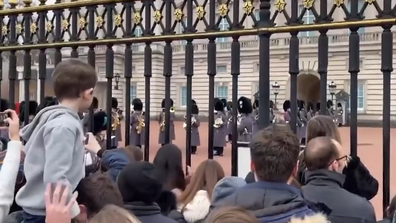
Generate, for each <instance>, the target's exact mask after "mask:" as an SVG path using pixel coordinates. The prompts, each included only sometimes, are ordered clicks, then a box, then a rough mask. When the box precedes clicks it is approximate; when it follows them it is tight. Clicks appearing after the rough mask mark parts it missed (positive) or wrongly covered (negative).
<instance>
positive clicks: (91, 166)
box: [84, 111, 107, 176]
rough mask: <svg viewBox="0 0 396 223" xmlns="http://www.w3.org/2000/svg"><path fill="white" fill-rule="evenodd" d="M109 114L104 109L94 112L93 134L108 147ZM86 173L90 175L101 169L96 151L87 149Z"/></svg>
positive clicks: (103, 145) (103, 146) (101, 143)
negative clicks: (92, 151)
mask: <svg viewBox="0 0 396 223" xmlns="http://www.w3.org/2000/svg"><path fill="white" fill-rule="evenodd" d="M106 128H107V115H106V113H105V112H103V111H99V112H96V113H94V115H93V129H92V134H93V135H94V136H95V138H96V140H97V141H98V143H99V145H101V147H102V148H106ZM84 161H85V175H86V176H89V175H90V174H93V173H95V172H97V171H98V170H99V169H100V159H99V157H98V156H97V155H96V154H95V153H91V152H88V151H85V158H84Z"/></svg>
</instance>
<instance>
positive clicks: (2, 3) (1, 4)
mask: <svg viewBox="0 0 396 223" xmlns="http://www.w3.org/2000/svg"><path fill="white" fill-rule="evenodd" d="M3 6H4V1H3V0H1V1H0V7H1V8H2V7H3ZM1 8H0V9H1Z"/></svg>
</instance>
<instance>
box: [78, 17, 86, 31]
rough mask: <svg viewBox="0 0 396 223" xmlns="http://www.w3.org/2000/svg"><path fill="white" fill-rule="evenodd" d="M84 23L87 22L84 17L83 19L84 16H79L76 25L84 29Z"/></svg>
mask: <svg viewBox="0 0 396 223" xmlns="http://www.w3.org/2000/svg"><path fill="white" fill-rule="evenodd" d="M86 24H87V23H86V22H85V19H84V18H79V19H78V27H79V28H80V29H84V28H85V25H86Z"/></svg>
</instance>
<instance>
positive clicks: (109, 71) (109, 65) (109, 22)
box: [104, 3, 119, 149]
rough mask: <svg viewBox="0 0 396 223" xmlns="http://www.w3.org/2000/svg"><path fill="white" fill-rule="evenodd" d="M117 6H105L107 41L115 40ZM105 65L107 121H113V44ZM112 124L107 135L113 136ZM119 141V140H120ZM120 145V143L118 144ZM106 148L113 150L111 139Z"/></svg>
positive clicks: (108, 48)
mask: <svg viewBox="0 0 396 223" xmlns="http://www.w3.org/2000/svg"><path fill="white" fill-rule="evenodd" d="M114 7H115V4H114V3H109V4H105V5H104V8H105V10H106V15H105V16H106V19H105V21H106V23H105V24H106V33H105V39H113V38H115V35H114V33H113V10H114ZM105 58H106V59H105V63H106V79H107V83H106V85H107V86H106V87H107V92H106V94H107V95H106V96H107V97H106V100H107V106H106V113H107V120H113V118H112V117H113V116H112V112H113V110H112V95H113V78H114V50H113V44H108V45H107V48H106V52H105ZM112 122H113V121H109V122H107V131H106V135H108V136H111V135H112ZM118 140H119V139H118ZM117 143H118V142H117ZM106 148H107V149H110V148H111V137H107V138H106Z"/></svg>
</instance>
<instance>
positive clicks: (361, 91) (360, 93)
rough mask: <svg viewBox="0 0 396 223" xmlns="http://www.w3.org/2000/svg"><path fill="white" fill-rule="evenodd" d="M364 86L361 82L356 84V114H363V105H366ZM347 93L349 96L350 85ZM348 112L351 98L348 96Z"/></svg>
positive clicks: (349, 84)
mask: <svg viewBox="0 0 396 223" xmlns="http://www.w3.org/2000/svg"><path fill="white" fill-rule="evenodd" d="M365 87H366V86H365V84H364V83H362V82H358V90H357V111H358V112H360V113H361V112H364V111H365V105H366V101H365V100H366V92H365V91H366V89H365ZM348 93H349V95H351V83H348ZM359 99H360V100H362V101H361V105H362V106H361V107H359ZM348 104H349V106H348V111H349V112H351V96H349V101H348Z"/></svg>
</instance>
